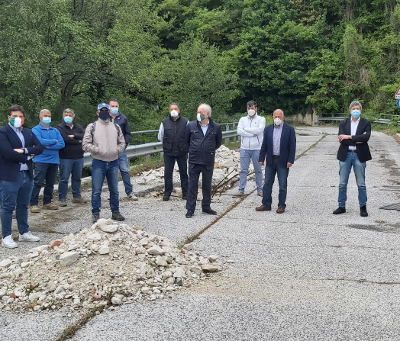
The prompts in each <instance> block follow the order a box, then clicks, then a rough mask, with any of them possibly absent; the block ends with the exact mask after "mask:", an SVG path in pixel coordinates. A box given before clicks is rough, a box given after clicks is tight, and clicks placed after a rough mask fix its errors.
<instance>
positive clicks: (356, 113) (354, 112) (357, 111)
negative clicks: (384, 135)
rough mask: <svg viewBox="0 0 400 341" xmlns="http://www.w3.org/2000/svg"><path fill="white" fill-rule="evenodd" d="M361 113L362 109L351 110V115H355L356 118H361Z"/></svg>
mask: <svg viewBox="0 0 400 341" xmlns="http://www.w3.org/2000/svg"><path fill="white" fill-rule="evenodd" d="M360 115H361V110H357V109H356V110H352V111H351V116H353V117H354V118H359V117H360Z"/></svg>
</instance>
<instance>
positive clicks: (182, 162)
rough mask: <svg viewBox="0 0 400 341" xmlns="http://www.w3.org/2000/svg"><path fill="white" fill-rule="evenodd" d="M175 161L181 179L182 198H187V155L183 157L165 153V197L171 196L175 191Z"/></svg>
mask: <svg viewBox="0 0 400 341" xmlns="http://www.w3.org/2000/svg"><path fill="white" fill-rule="evenodd" d="M175 161H176V162H177V163H178V167H179V175H180V178H181V187H182V196H184V197H186V196H187V189H188V179H189V177H188V174H187V154H185V155H182V156H171V155H166V154H165V153H164V183H165V191H164V195H165V196H168V197H169V196H170V195H171V193H172V189H173V181H172V179H173V176H172V175H173V172H174V166H175Z"/></svg>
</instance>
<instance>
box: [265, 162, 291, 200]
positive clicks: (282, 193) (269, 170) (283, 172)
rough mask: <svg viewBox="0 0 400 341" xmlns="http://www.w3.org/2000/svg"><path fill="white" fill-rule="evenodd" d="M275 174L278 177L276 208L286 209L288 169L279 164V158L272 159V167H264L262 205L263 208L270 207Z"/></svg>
mask: <svg viewBox="0 0 400 341" xmlns="http://www.w3.org/2000/svg"><path fill="white" fill-rule="evenodd" d="M275 174H277V175H278V183H279V195H278V206H279V207H286V194H287V177H288V175H289V168H287V167H286V164H285V166H282V165H280V164H279V157H278V158H276V159H275V158H274V162H273V164H272V166H269V165H266V166H265V183H264V187H263V199H262V203H263V205H264V206H267V207H271V204H272V196H271V194H272V185H273V184H274V181H275Z"/></svg>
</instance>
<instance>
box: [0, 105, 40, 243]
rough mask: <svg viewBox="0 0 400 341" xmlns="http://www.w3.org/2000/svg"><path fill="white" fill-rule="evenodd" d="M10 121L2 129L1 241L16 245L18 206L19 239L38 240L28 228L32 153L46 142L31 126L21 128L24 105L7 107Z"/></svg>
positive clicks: (0, 168) (38, 151) (0, 162)
mask: <svg viewBox="0 0 400 341" xmlns="http://www.w3.org/2000/svg"><path fill="white" fill-rule="evenodd" d="M7 118H8V122H9V123H8V124H7V125H6V126H5V127H2V128H1V129H0V164H1V167H0V191H1V198H0V199H1V227H2V235H3V240H2V245H3V246H4V247H7V248H15V247H17V246H18V245H17V243H15V242H14V240H13V238H12V235H11V220H12V213H13V211H14V209H15V208H16V218H17V224H18V231H19V241H26V242H37V241H39V240H40V239H39V237H37V236H34V235H33V234H32V233H31V232H30V231H29V225H28V204H29V199H30V198H31V193H32V186H33V171H32V157H33V155H38V154H40V153H41V152H42V151H43V146H42V145H41V144H40V142H39V140H38V139H37V137H36V136H35V134H33V133H32V131H31V130H30V129H26V128H22V125H23V124H24V118H25V116H24V109H23V108H22V107H21V106H19V105H13V106H12V107H10V108H9V109H8V111H7Z"/></svg>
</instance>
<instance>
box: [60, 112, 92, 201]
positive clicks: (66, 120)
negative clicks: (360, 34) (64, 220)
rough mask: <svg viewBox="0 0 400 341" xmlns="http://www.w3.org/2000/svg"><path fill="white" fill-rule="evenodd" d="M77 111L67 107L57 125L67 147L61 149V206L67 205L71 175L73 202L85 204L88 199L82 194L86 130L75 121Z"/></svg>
mask: <svg viewBox="0 0 400 341" xmlns="http://www.w3.org/2000/svg"><path fill="white" fill-rule="evenodd" d="M74 119H75V113H74V111H73V110H72V109H69V108H67V109H65V110H64V112H63V122H62V123H60V124H59V125H58V126H57V129H58V130H59V131H60V133H61V136H62V137H63V139H64V142H65V147H64V148H62V149H60V181H59V183H58V200H59V202H60V206H61V207H65V206H67V192H68V180H69V177H70V176H71V189H72V202H73V203H77V204H84V203H86V202H87V200H85V199H83V198H82V196H81V178H82V168H83V153H84V152H83V149H82V140H83V135H84V134H85V130H84V129H83V128H82V127H81V126H80V125H79V124H76V123H75V122H74Z"/></svg>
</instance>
